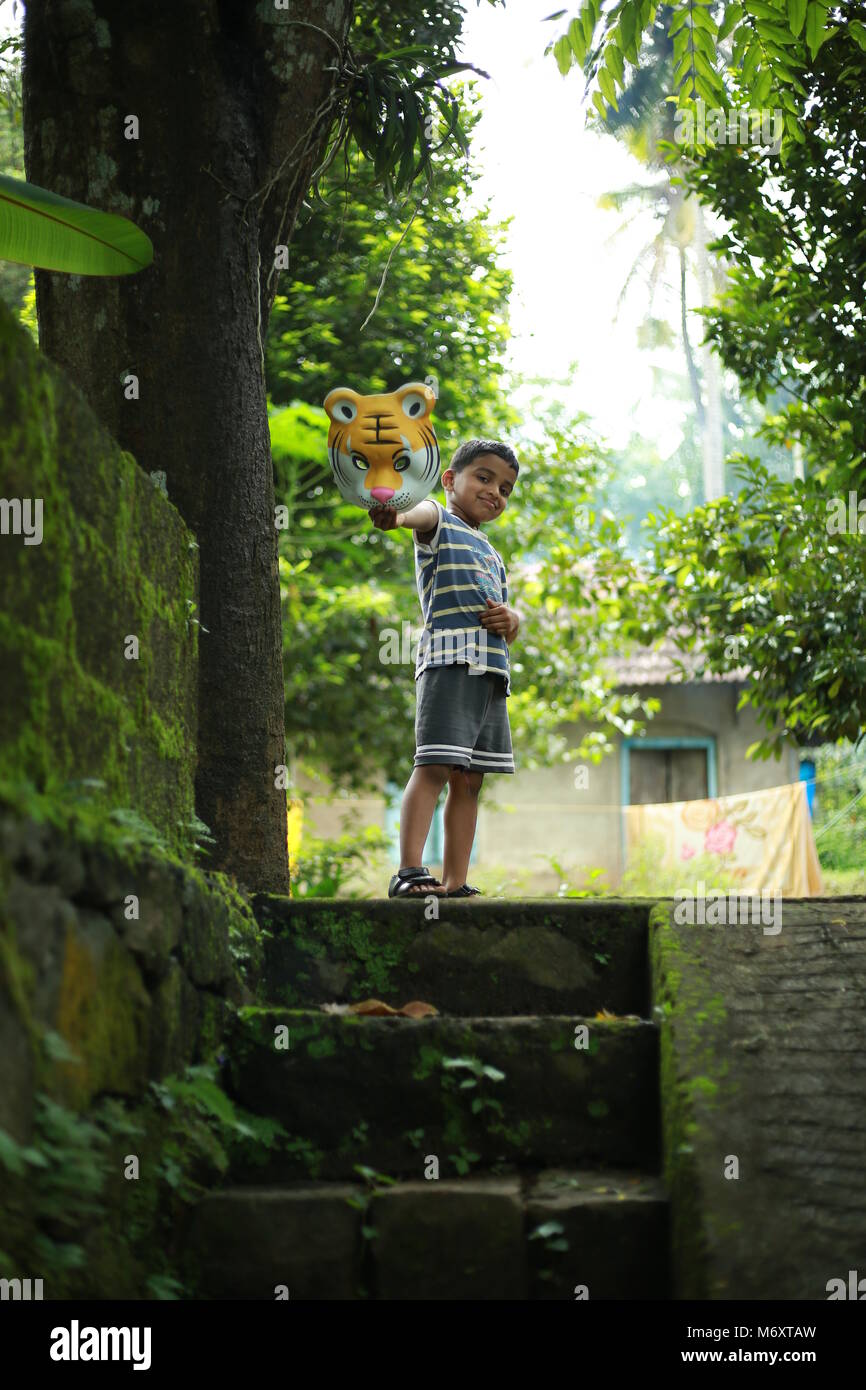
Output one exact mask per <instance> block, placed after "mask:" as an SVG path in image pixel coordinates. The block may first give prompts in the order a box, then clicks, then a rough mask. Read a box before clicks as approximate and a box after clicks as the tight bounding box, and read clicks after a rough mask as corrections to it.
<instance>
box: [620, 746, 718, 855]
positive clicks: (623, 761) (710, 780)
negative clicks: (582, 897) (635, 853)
mask: <svg viewBox="0 0 866 1390" xmlns="http://www.w3.org/2000/svg"><path fill="white" fill-rule="evenodd" d="M632 748H703V749H704V751H705V752H706V755H707V799H708V800H711V799H712V798H713V797H716V796H718V783H717V778H716V740H715V738H713V737H710V738H690V737H686V738H663V737H660V738H624V739H622V740H621V741H620V755H619V804H620V814H619V858H620V864H621V865H623V864H625V808H626V806H630V805H631V801H630V799H629V798H630V795H631V762H630V756H631V750H632Z"/></svg>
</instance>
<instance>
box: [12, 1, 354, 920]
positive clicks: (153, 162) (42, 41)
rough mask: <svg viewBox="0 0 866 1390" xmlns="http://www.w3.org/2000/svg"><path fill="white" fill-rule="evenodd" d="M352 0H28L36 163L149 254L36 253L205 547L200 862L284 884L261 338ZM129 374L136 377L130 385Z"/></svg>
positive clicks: (276, 612) (124, 433)
mask: <svg viewBox="0 0 866 1390" xmlns="http://www.w3.org/2000/svg"><path fill="white" fill-rule="evenodd" d="M351 9H352V0H329V3H328V4H327V5H324V6H323V5H320V4H317V3H316V2H315V0H291V3H290V4H289V5H288V8H278V7H277V3H276V0H258V3H255V4H253V3H252V2H251V0H196V2H195V3H191V2H190V0H183V3H175V4H171V5H162V6H159V8H158V11H157V13H154V10H153V7H152V6H151V5H150V4H147V3H143V0H139V2H138V3H136V2H135V0H93V3H87V4H82V3H81V0H28V4H27V9H26V16H25V25H24V40H25V55H24V126H25V167H26V171H27V178H28V180H29V181H30V182H32V183H36V184H39V185H41V186H42V187H44V188H49V189H51V190H52V191H54V192H56V193H60V194H63V195H64V196H66V197H69V198H74V199H77V200H78V201H80V202H83V203H87V204H89V205H90V206H93V207H97V208H101V209H103V210H105V211H110V212H116V213H120V214H122V215H123V216H125V217H129V218H130V219H131V220H132V221H134V222H135V223H137V225H138V226H140V227H142V228H143V230H144V231H146V232H147V233H148V235H149V236H150V238H151V240H152V241H153V243H154V248H155V258H154V262H153V264H152V265H151V266H150V267H149V268H148V269H147V270H144V271H141V272H139V273H138V274H134V275H129V276H121V277H116V278H110V279H109V278H88V277H84V278H81V277H78V276H69V275H60V274H52V273H49V272H46V271H37V273H36V304H37V314H38V320H39V339H40V345H41V347H42V349H43V350H44V352H45V353H46V354H47V355H48V356H49V357H51V358H52V359H53V360H54V361H55V362H57V363H59V364H60V365H61V366H62V367H63V368H64V370H65V371H66V373H67V374H68V375H69V376H70V377H71V378H72V379H73V380H74V381H75V382H76V383H77V385H78V386H79V387H80V388H81V390H82V391H83V393H84V395H85V396H86V397H87V399H88V401H89V402H90V404H91V405H92V407H93V408H94V410H95V411H96V413H97V414H98V415H99V417H100V419H101V420H102V421H103V423H104V424H105V426H106V428H107V429H108V430H109V431H110V432H111V434H112V435H113V436H114V437H115V439H117V441H118V442H119V443H120V444H121V445H122V446H123V447H124V448H125V449H128V450H129V451H130V452H131V453H132V454H134V455H135V457H136V459H137V460H138V462H139V464H140V465H141V467H142V468H144V469H145V470H146V471H148V472H150V471H152V470H154V469H163V470H165V473H166V483H167V488H168V495H169V497H170V499H171V500H172V501H173V502H174V504H175V505H176V506H177V508H178V510H179V511H180V513H181V515H182V516H183V518H184V520H185V521H186V522H187V524H188V525H189V526H190V527H191V528H192V529H193V531H194V532H195V535H196V538H197V540H198V543H199V547H200V561H201V605H200V607H201V612H200V614H199V615H198V616H199V618H200V620H201V623H202V626H203V627H204V628H207V633H203V632H201V630H200V636H199V652H200V678H199V750H198V754H199V761H198V774H197V780H196V808H197V813H198V815H199V816H200V817H201V818H202V819H203V820H204V821H205V822H206V823H207V824H208V825H209V826H210V828H211V831H212V833H213V835H214V836H215V837H216V846H215V847H214V849H213V853H212V855H211V858H210V861H209V867H214V868H220V869H223V870H225V871H226V872H229V873H233V874H234V875H235V876H236V878H237V879H238V880H239V881H240V882H242V883H244V884H246V885H247V886H248V887H251V888H255V889H258V890H261V891H272V892H286V891H287V888H288V863H287V854H286V793H285V791H284V790H282V789H279V788H277V787H276V786H275V781H276V779H277V769H278V768H279V767H280V766H281V765H283V764H284V763H285V762H286V751H285V717H284V697H283V670H282V638H281V629H280V592H279V581H278V572H277V543H276V542H277V532H276V530H275V527H274V488H273V471H272V463H271V452H270V438H269V433H268V422H267V406H266V391H265V379H264V356H263V340H264V336H265V332H266V328H267V322H268V316H269V313H270V309H271V306H272V304H273V300H274V295H275V293H276V288H277V274H276V272H275V271H273V269H272V267H273V264H274V256H275V247H276V246H277V245H280V244H287V243H288V242H289V239H290V237H291V233H292V229H293V227H294V222H295V217H296V213H297V210H298V208H299V206H300V204H301V202H302V200H303V198H304V195H305V194H306V192H307V188H308V185H309V177H310V172H311V170H312V169H313V168H314V166H315V162H316V159H317V157H318V155H319V154H320V152H321V149H322V145H323V142H324V139H325V138H326V136H327V133H328V131H329V130H330V128H331V126H332V124H333V116H334V110H335V101H336V98H335V96H334V89H333V84H334V73H333V71H330V72H328V71H325V68H326V67H328V66H331V67H332V66H333V64H334V62H335V60H336V59H337V56H338V53H339V51H340V50H341V49H342V45H343V41H344V39H345V35H346V31H347V28H348V24H349V20H350V17H351ZM128 376H134V377H136V378H137V380H138V397H137V398H135V397H134V391H133V389H131V388H130V385H129V382H128Z"/></svg>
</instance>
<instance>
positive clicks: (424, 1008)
mask: <svg viewBox="0 0 866 1390" xmlns="http://www.w3.org/2000/svg"><path fill="white" fill-rule="evenodd" d="M347 1012H348V1013H350V1014H361V1015H363V1017H364V1018H389V1017H396V1015H398V1014H399V1015H401V1016H402V1017H403V1018H427V1017H429V1016H431V1015H434V1014H438V1012H439V1010H438V1009H435V1008H434V1007H433V1005H432V1004H425V1003H424V1001H423V1000H422V999H412V1000H411V1001H410V1002H409V1003H408V1004H404V1005H403V1007H402V1009H392V1008H391V1005H390V1004H385V1003H383V1001H382V1000H381V999H362V1000H361V1001H360V1003H358V1004H350V1005H349V1007H348V1010H347Z"/></svg>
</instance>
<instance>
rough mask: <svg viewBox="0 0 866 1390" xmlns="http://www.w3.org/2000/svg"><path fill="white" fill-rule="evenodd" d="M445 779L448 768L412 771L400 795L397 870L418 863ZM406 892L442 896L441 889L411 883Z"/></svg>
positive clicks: (425, 767)
mask: <svg viewBox="0 0 866 1390" xmlns="http://www.w3.org/2000/svg"><path fill="white" fill-rule="evenodd" d="M447 778H448V768H447V767H445V766H444V765H443V764H441V763H427V764H426V765H424V764H422V765H421V766H420V767H416V768H413V770H412V776H411V777H410V778H409V781H408V782H407V784H406V790H405V791H404V793H403V805H402V807H401V809H400V868H401V869H408V868H410V867H412V866H413V865H417V864H420V863H421V856H422V855H423V853H424V846H425V845H426V843H427V836H428V835H429V834H430V826H431V824H432V822H433V812H434V811H435V809H436V802H437V801H438V800H439V793H440V792H441V790H442V788H443V787H444V785H445V782H446V781H447ZM409 892H410V893H418V894H425V895H426V894H427V893H442V892H444V886H443V887H442V888H432V887H431V886H430V885H429V884H427V885H426V886H422V885H421V884H413V886H412V887H411V888H410V889H409Z"/></svg>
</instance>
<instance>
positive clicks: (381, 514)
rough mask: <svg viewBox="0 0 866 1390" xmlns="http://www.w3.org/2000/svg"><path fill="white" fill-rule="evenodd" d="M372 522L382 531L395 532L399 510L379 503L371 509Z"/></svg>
mask: <svg viewBox="0 0 866 1390" xmlns="http://www.w3.org/2000/svg"><path fill="white" fill-rule="evenodd" d="M370 520H371V521H372V523H373V525H374V526H378V528H379V530H380V531H393V530H394V528H395V526H396V525H397V508H396V507H386V506H384V504H383V503H381V502H377V503H376V504H375V505H374V506H372V507H371V508H370Z"/></svg>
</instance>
